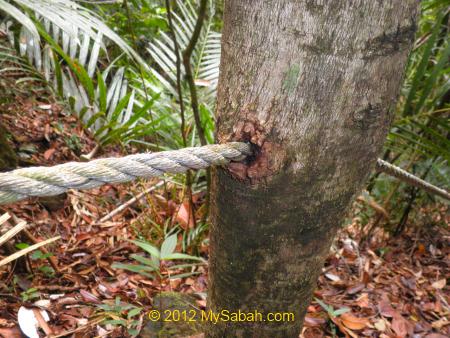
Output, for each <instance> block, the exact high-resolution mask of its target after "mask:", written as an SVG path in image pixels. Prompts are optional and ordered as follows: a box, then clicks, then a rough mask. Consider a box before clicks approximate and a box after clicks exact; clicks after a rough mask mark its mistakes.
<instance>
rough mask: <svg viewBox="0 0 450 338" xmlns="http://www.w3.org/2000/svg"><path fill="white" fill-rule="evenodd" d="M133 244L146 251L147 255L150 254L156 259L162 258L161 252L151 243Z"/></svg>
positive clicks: (135, 242) (136, 242)
mask: <svg viewBox="0 0 450 338" xmlns="http://www.w3.org/2000/svg"><path fill="white" fill-rule="evenodd" d="M130 242H131V243H133V244H134V245H137V246H138V247H140V248H141V249H143V250H144V251H146V252H147V253H149V254H150V255H151V256H152V257H155V258H158V259H159V258H160V252H159V250H158V249H157V248H156V247H154V246H153V245H151V244H150V243H147V242H142V241H136V240H135V241H130Z"/></svg>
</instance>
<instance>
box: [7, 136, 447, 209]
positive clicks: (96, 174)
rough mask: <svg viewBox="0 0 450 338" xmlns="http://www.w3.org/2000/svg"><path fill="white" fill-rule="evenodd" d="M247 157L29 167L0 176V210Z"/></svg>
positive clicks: (182, 156) (204, 150)
mask: <svg viewBox="0 0 450 338" xmlns="http://www.w3.org/2000/svg"><path fill="white" fill-rule="evenodd" d="M251 154H252V150H251V147H250V145H248V144H246V143H241V142H230V143H226V144H213V145H207V146H203V147H197V148H184V149H180V150H173V151H161V152H158V153H144V154H136V155H130V156H125V157H117V158H113V157H111V158H102V159H98V160H93V161H90V162H69V163H65V164H60V165H56V166H54V167H31V168H23V169H17V170H13V171H10V172H7V173H0V204H7V203H12V202H16V201H19V200H22V199H24V198H27V197H31V196H53V195H59V194H62V193H63V192H66V191H67V190H68V189H91V188H95V187H99V186H101V185H103V184H106V183H123V182H128V181H132V180H134V179H136V178H138V177H141V178H150V177H156V176H162V175H164V174H165V173H172V174H176V173H183V172H186V171H187V170H188V169H205V168H208V167H210V166H220V165H226V164H228V163H230V162H231V161H242V160H243V159H245V157H247V156H249V155H251ZM376 168H377V170H378V171H380V172H383V173H385V174H388V175H391V176H394V177H396V178H398V179H400V180H402V181H404V182H406V183H408V184H411V185H413V186H416V187H419V188H421V189H424V190H426V191H428V192H430V193H433V194H436V195H439V196H441V197H443V198H445V199H447V200H450V193H449V192H448V191H446V190H444V189H441V188H438V187H436V186H434V185H432V184H430V183H428V182H426V181H424V180H422V179H420V178H418V177H416V176H414V175H412V174H410V173H408V172H407V171H405V170H403V169H401V168H398V167H396V166H394V165H392V164H390V163H388V162H385V161H383V160H381V159H378V160H377V165H376Z"/></svg>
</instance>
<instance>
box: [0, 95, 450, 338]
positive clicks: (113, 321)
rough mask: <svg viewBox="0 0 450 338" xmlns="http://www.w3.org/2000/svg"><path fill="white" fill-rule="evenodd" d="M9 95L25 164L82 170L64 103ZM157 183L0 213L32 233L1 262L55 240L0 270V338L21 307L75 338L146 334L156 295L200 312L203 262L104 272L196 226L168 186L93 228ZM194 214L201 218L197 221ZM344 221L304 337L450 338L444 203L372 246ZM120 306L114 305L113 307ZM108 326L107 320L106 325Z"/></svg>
mask: <svg viewBox="0 0 450 338" xmlns="http://www.w3.org/2000/svg"><path fill="white" fill-rule="evenodd" d="M0 90H1V88H0ZM14 93H15V94H14V96H13V98H12V99H10V100H4V101H3V103H2V104H1V105H0V118H1V121H0V122H1V124H3V125H4V126H5V127H6V129H7V130H8V131H9V133H10V134H11V135H12V136H11V137H10V143H11V146H12V147H13V148H14V149H15V150H16V152H17V153H18V154H19V164H20V165H21V166H27V165H45V166H48V165H54V164H57V163H64V162H68V161H79V160H80V156H81V155H82V154H88V153H89V152H90V151H92V150H93V149H94V147H95V145H96V144H95V142H94V140H93V138H92V137H91V135H89V133H87V132H86V131H84V130H83V128H82V127H81V125H80V123H79V122H78V121H77V119H76V118H74V117H73V116H71V115H69V114H65V113H64V110H63V109H62V108H61V106H60V105H58V104H57V103H55V102H54V101H50V102H49V101H48V100H44V99H42V97H45V96H44V95H42V93H40V92H39V91H36V92H33V90H30V91H27V92H22V93H21V94H20V93H19V94H17V91H15V92H14ZM11 95H12V94H11ZM0 102H2V101H0ZM135 150H136V149H132V148H130V149H127V151H131V152H133V151H135ZM123 151H124V150H123V149H120V148H119V147H107V148H105V149H102V150H101V152H100V153H99V154H98V155H97V156H101V157H104V156H119V155H121V154H123ZM156 182H157V181H139V182H133V183H130V184H121V185H114V186H110V185H105V186H103V187H101V188H98V189H93V190H89V191H70V192H69V193H67V195H65V196H62V197H61V196H59V197H57V198H53V199H51V198H50V199H30V200H25V201H22V202H18V203H15V204H11V205H7V206H1V207H0V215H1V214H4V213H8V214H10V215H11V216H14V217H15V218H14V217H13V218H12V219H11V220H10V221H9V223H5V224H4V225H3V226H2V227H1V228H0V235H1V233H3V232H4V231H5V230H6V229H7V228H8V227H11V226H13V225H14V224H17V223H18V222H19V221H21V220H24V221H26V222H27V223H28V228H27V232H26V233H24V232H22V233H21V234H19V235H18V236H16V237H15V240H14V241H11V243H12V245H8V246H7V245H5V246H4V247H2V248H0V258H1V256H7V255H9V254H11V253H12V252H14V251H15V247H14V246H15V245H18V244H19V247H20V243H28V244H34V243H38V242H40V241H43V240H45V239H47V238H50V237H53V236H57V235H58V236H61V239H60V240H58V241H57V242H55V243H52V244H50V245H48V246H46V250H48V251H46V250H44V249H41V251H39V253H38V254H30V255H28V256H27V257H26V258H23V259H19V260H17V261H15V262H14V263H10V264H7V265H5V266H2V267H0V336H3V337H8V338H9V337H20V332H19V329H18V323H19V322H20V320H21V319H20V318H18V311H19V309H21V308H25V309H28V308H30V309H31V308H37V307H39V308H41V309H44V310H45V311H46V313H47V314H48V315H49V321H48V322H45V320H44V319H42V315H39V311H33V312H32V314H34V315H35V317H36V320H37V322H38V323H39V326H40V327H41V331H40V334H41V336H44V333H45V334H53V335H55V336H70V335H72V336H74V337H87V336H89V337H91V336H92V337H93V336H111V337H123V336H124V335H125V332H126V331H127V330H126V329H125V327H126V326H129V328H130V327H133V328H137V329H140V328H142V327H145V325H146V324H145V321H144V319H145V316H144V314H145V313H146V312H147V311H148V310H149V309H151V308H152V306H154V300H155V297H156V296H157V295H158V294H160V293H161V292H162V291H170V292H181V293H189V294H194V295H195V297H196V298H195V300H194V302H195V303H196V306H197V307H198V308H200V309H205V306H206V291H207V274H208V272H207V267H206V266H205V265H199V266H197V267H196V268H195V271H194V272H195V273H197V274H196V275H190V276H186V277H182V278H177V279H169V278H167V274H168V269H166V267H164V266H163V268H162V272H161V275H162V276H161V277H160V278H156V279H152V278H149V277H147V276H144V275H142V274H139V273H133V272H130V271H125V270H120V269H119V270H117V269H113V268H111V264H112V263H114V262H121V263H130V262H132V260H130V259H129V258H128V257H129V255H130V254H132V253H136V252H139V250H138V248H137V247H136V246H135V245H133V244H131V243H130V242H128V241H127V240H126V239H135V238H146V239H151V240H152V242H154V243H156V244H157V245H159V244H160V243H161V241H162V239H163V238H164V230H165V229H164V226H166V228H167V227H168V228H170V227H173V226H178V227H179V228H180V229H182V230H183V229H184V230H189V229H192V228H193V227H194V226H195V225H194V224H192V222H191V221H190V220H189V217H187V216H186V215H187V214H188V210H187V209H189V204H187V203H185V202H184V203H183V200H184V198H183V196H184V191H183V189H182V187H180V186H178V185H175V184H173V183H171V182H167V183H166V184H165V185H164V186H163V187H161V188H158V189H155V190H154V191H153V192H149V193H147V194H145V195H144V198H142V199H141V200H139V201H138V202H136V203H135V204H133V205H131V206H129V207H127V208H125V209H124V210H123V211H121V212H120V213H118V214H117V215H115V216H113V217H111V218H109V219H107V220H104V221H101V222H99V220H100V219H101V218H102V217H104V216H105V215H107V214H108V213H109V212H111V211H112V210H114V209H115V208H117V207H118V206H120V205H122V204H123V203H125V202H126V201H127V200H129V199H130V198H131V197H133V196H135V195H137V194H139V193H141V192H142V191H145V190H146V189H148V188H150V187H151V186H152V185H154V184H155V183H156ZM203 199H204V198H203V196H202V194H197V195H194V201H195V203H196V206H197V208H196V209H200V210H201V208H199V207H200V206H201V204H202V202H203ZM201 216H202V215H201V212H199V213H198V214H196V217H197V218H200V217H201ZM349 223H350V224H349V225H347V226H346V227H343V228H342V229H341V230H340V232H339V234H338V236H337V238H336V240H335V242H334V244H333V247H332V248H331V250H330V254H329V257H328V259H327V261H326V264H325V266H324V268H323V272H322V275H321V276H320V278H319V282H318V286H317V289H316V291H315V292H314V298H313V301H312V303H311V305H310V306H309V307H308V314H307V317H306V319H305V327H304V329H303V333H302V336H303V337H305V338H306V337H325V336H330V337H331V336H342V337H344V336H345V337H427V338H444V337H449V336H450V295H449V290H450V285H448V282H449V278H450V245H449V244H450V231H449V228H448V225H449V224H450V216H449V213H448V206H445V205H439V204H436V205H432V206H429V207H426V208H423V209H421V210H419V211H418V212H417V213H416V217H415V218H414V220H411V221H410V222H409V224H408V227H407V229H406V231H404V232H403V234H402V235H401V236H398V237H391V236H389V235H388V233H387V232H385V231H383V229H382V228H381V227H379V228H377V229H375V231H374V232H373V233H372V234H371V236H370V238H369V239H368V240H362V239H361V235H360V233H361V227H360V225H359V223H360V221H359V218H358V217H355V218H354V219H353V220H352V221H351V222H349ZM369 223H370V220H369ZM205 238H206V236H205ZM22 246H23V245H22ZM187 249H188V250H187V251H188V253H189V254H196V255H200V256H202V257H204V258H205V259H207V257H208V246H207V241H205V240H202V241H200V242H199V243H197V244H196V245H195V246H193V245H191V246H188V248H187ZM177 251H181V247H180V246H178V247H177ZM47 253H51V254H50V255H49V254H47ZM117 297H120V302H119V303H115V301H116V299H119V298H117ZM36 301H38V303H36ZM108 304H109V305H108ZM127 304H132V305H133V306H136V307H139V308H143V310H142V311H141V312H138V311H136V312H134V313H133V316H131V315H130V312H132V311H131V309H132V307H131V305H130V306H128V305H127ZM28 318H29V317H28ZM105 319H108V320H110V322H109V323H108V322H102V321H103V320H105ZM196 336H198V337H201V334H198V335H196Z"/></svg>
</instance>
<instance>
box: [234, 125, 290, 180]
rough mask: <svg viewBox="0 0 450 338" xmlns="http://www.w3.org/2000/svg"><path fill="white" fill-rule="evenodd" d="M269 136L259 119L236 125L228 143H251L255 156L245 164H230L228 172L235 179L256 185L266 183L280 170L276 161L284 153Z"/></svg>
mask: <svg viewBox="0 0 450 338" xmlns="http://www.w3.org/2000/svg"><path fill="white" fill-rule="evenodd" d="M267 134H268V133H267V131H266V129H265V128H264V126H263V125H262V124H261V123H260V122H259V121H258V120H257V119H246V120H244V121H239V122H237V123H236V125H235V126H234V127H233V133H232V134H231V135H230V136H229V137H228V140H227V141H240V142H249V143H250V144H251V145H252V147H253V156H251V157H249V158H248V159H247V161H245V162H241V163H237V162H236V163H235V162H233V163H230V165H229V166H228V171H229V172H230V174H231V175H232V176H233V177H234V178H236V179H238V180H241V181H248V182H250V183H251V184H256V183H259V182H261V181H265V180H266V179H267V178H268V177H270V176H272V175H273V174H274V173H275V172H276V171H277V170H279V169H280V166H279V165H278V166H277V163H279V162H280V161H276V160H275V159H276V158H277V157H279V155H280V154H281V153H282V148H281V145H279V144H276V143H275V142H273V138H270V140H269V137H267V136H268V135H267ZM275 154H276V155H277V156H275Z"/></svg>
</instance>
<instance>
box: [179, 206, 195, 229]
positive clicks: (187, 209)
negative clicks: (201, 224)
mask: <svg viewBox="0 0 450 338" xmlns="http://www.w3.org/2000/svg"><path fill="white" fill-rule="evenodd" d="M176 220H177V221H178V223H180V225H181V227H182V228H183V229H184V230H186V229H188V228H189V229H191V228H193V227H194V214H193V212H192V209H191V206H190V204H189V201H184V202H183V204H181V205H180V207H179V208H178V212H177V216H176Z"/></svg>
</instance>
